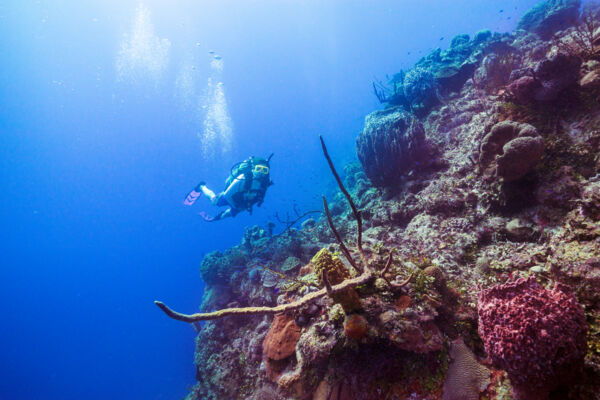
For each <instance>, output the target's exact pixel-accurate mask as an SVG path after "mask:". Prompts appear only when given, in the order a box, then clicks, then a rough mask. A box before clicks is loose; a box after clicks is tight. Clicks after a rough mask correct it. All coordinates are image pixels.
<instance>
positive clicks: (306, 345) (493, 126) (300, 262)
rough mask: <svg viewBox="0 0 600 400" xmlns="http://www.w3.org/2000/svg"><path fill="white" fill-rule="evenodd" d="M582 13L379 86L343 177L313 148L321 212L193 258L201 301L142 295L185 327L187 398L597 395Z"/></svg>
mask: <svg viewBox="0 0 600 400" xmlns="http://www.w3.org/2000/svg"><path fill="white" fill-rule="evenodd" d="M578 5H579V2H578V1H570V0H564V1H554V0H550V1H546V2H544V3H543V4H541V5H540V6H538V7H536V8H535V9H534V10H532V11H531V12H530V13H528V14H527V15H526V16H525V17H523V19H522V20H521V23H520V28H522V29H519V30H517V31H515V32H512V33H503V34H498V33H492V32H490V31H481V32H479V33H477V34H475V35H474V36H472V37H469V36H467V35H459V36H457V37H455V38H454V39H453V40H452V43H451V45H450V47H448V48H447V49H443V50H442V49H436V50H434V51H432V52H431V53H430V54H428V55H426V56H424V57H423V58H422V59H421V60H419V61H418V62H417V63H416V65H415V66H413V67H412V68H409V69H407V70H406V71H400V72H398V73H397V74H394V75H393V78H392V79H391V80H390V82H389V84H388V86H386V85H385V84H383V83H380V82H379V83H378V82H376V83H375V84H374V88H375V92H376V94H377V96H378V98H379V100H380V101H381V102H382V104H384V106H385V107H386V108H385V109H383V110H380V111H375V112H374V113H371V114H370V115H369V116H368V117H367V118H366V120H365V129H364V130H363V132H362V133H361V134H360V135H359V137H358V139H357V145H356V151H357V155H358V160H357V162H353V163H351V164H348V165H346V166H345V167H344V174H343V176H339V175H338V174H337V171H336V170H335V168H333V163H332V161H331V157H330V156H329V154H328V153H327V149H326V147H325V146H324V143H323V146H322V148H323V151H324V155H325V157H326V159H327V161H328V162H329V165H330V167H331V170H332V173H333V177H334V179H335V181H336V182H337V184H338V188H339V191H338V192H336V193H335V194H334V195H333V196H331V198H330V201H329V202H328V201H327V200H325V199H324V202H323V212H322V213H319V212H314V211H309V212H307V213H302V212H299V211H297V210H294V212H295V214H296V216H297V218H296V217H293V218H287V219H282V218H279V217H277V218H276V221H273V222H267V223H266V224H265V226H264V227H260V226H255V227H251V228H248V229H247V231H246V234H245V235H244V237H243V238H241V243H240V245H237V246H234V247H232V248H231V249H229V250H227V251H224V252H220V253H211V254H209V255H207V256H206V257H205V258H204V260H203V261H202V264H201V276H202V278H203V279H204V280H205V282H206V289H205V292H204V294H203V301H202V305H201V306H200V310H199V312H197V313H193V314H183V313H179V312H176V311H173V310H172V309H170V308H169V307H167V306H166V305H165V304H163V303H161V302H157V303H156V304H157V305H158V306H159V307H160V308H161V309H162V310H163V311H164V312H165V313H166V315H168V316H169V317H171V318H174V319H177V320H180V321H184V322H188V323H191V324H193V326H194V327H195V329H196V331H197V334H198V335H197V338H196V351H195V357H194V364H195V366H196V382H195V384H194V386H193V387H192V388H191V389H190V393H189V395H188V397H187V400H200V399H208V400H217V399H252V400H259V399H260V400H291V399H297V400H339V399H341V398H344V399H354V400H372V399H387V400H392V399H398V400H400V399H411V400H442V399H448V400H451V399H488V400H511V399H512V400H517V399H523V398H525V399H527V398H529V399H531V398H544V399H549V400H554V399H570V400H590V399H593V400H600V396H599V395H598V393H600V156H599V155H598V151H599V149H600V91H599V90H600V85H599V84H598V82H600V79H598V78H597V77H598V76H600V64H598V61H597V60H598V59H600V57H599V56H598V54H599V53H600V51H598V49H599V48H600V35H599V34H598V33H597V32H596V31H597V30H598V29H597V27H598V26H600V24H599V23H598V21H600V8H599V7H597V6H595V7H589V8H585V9H584V11H583V14H582V15H581V16H579V15H578V14H577V12H576V9H577V8H578ZM571 17H573V19H575V20H571ZM594 27H596V28H594ZM550 36H552V38H550ZM319 214H320V215H319ZM276 222H279V223H280V224H281V226H278V225H277V224H276ZM298 226H299V227H298ZM276 232H279V233H276ZM567 286H568V288H569V289H567ZM190 307H193V305H192V306H190ZM586 327H587V328H586ZM586 344H587V345H586Z"/></svg>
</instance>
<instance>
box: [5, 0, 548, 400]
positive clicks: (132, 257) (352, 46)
mask: <svg viewBox="0 0 600 400" xmlns="http://www.w3.org/2000/svg"><path fill="white" fill-rule="evenodd" d="M535 3H536V1H533V0H477V1H473V0H422V1H409V0H382V1H367V0H363V1H352V0H344V1H341V0H339V1H338V0H336V1H334V0H330V1H317V0H313V1H300V0H297V1H292V0H288V1H281V0H268V1H267V0H261V1H258V0H256V1H255V0H238V1H216V0H215V1H208V0H205V1H191V0H177V1H166V0H163V1H158V0H152V1H151V0H147V1H143V2H136V1H116V0H102V1H100V0H95V1H75V0H71V1H66V0H65V1H58V0H55V1H3V2H0V267H1V269H0V271H1V273H2V274H1V277H0V304H2V316H1V319H0V321H1V325H0V327H1V328H0V349H1V350H0V351H1V352H0V400H5V399H6V400H40V399H57V400H71V399H73V400H75V399H77V400H79V399H86V400H93V399H103V400H104V399H129V400H131V399H144V400H148V399H180V398H182V397H183V396H185V394H186V387H187V386H188V385H191V384H193V382H194V374H195V370H194V367H193V364H192V363H193V350H194V331H193V330H192V329H191V328H190V327H189V326H187V325H186V324H183V323H178V322H175V321H173V320H171V319H169V318H167V317H166V316H165V315H164V314H163V313H162V312H160V310H158V308H156V306H154V304H153V300H155V299H161V300H164V301H165V302H167V303H168V304H169V305H170V306H173V308H175V309H177V310H181V311H183V312H194V311H196V310H197V307H198V306H199V304H200V302H201V297H202V287H203V284H202V281H201V279H200V275H199V272H198V267H199V265H200V261H201V259H202V257H203V255H204V254H206V253H208V252H210V251H214V250H223V249H226V248H227V247H229V246H232V245H235V244H237V243H239V242H240V241H241V238H242V236H243V233H244V229H245V228H246V227H249V226H252V225H254V224H261V225H265V224H266V223H267V222H268V221H273V218H274V214H275V213H279V215H282V216H285V215H286V213H290V214H292V215H293V208H294V206H295V207H297V209H299V210H300V211H307V210H311V209H319V207H320V200H319V199H320V197H319V196H320V195H321V194H322V193H325V192H328V191H331V190H333V180H332V179H331V176H330V173H329V171H328V169H327V165H326V163H325V161H324V159H323V157H322V154H321V150H320V147H319V142H318V134H322V135H323V136H324V137H325V140H326V142H327V144H328V146H329V150H330V153H331V155H332V157H333V159H334V162H335V163H336V165H337V166H338V168H339V169H340V170H341V166H342V165H343V164H345V163H348V162H351V161H353V160H354V159H355V152H354V140H355V137H356V136H357V134H358V132H359V131H360V130H361V129H362V125H363V121H364V117H365V115H366V114H368V113H369V112H371V111H373V110H375V109H378V108H380V105H379V103H378V101H377V99H376V97H375V96H374V95H373V93H372V89H371V82H372V81H373V80H374V79H380V80H385V74H386V73H387V74H389V75H390V76H391V75H393V74H394V73H396V72H399V71H400V70H401V69H402V68H408V67H410V66H411V65H412V64H414V63H415V62H416V61H417V60H418V59H419V58H421V57H422V56H424V55H426V54H427V53H429V51H431V50H432V49H434V48H436V47H442V48H446V47H448V45H449V43H450V40H451V38H452V37H453V36H455V35H456V34H461V33H469V34H470V35H473V34H474V33H476V32H477V31H479V30H481V29H491V30H492V31H498V32H506V31H511V30H512V29H514V27H515V26H516V23H517V21H518V20H519V17H520V16H521V15H522V14H523V13H524V12H525V11H526V10H528V9H529V8H531V6H533V5H534V4H535ZM210 51H214V52H215V53H214V54H212V53H209V52H210ZM271 152H274V153H275V156H274V157H273V160H272V162H271V167H272V180H273V181H274V182H275V185H274V186H272V187H271V188H270V189H269V191H268V193H267V197H266V201H265V203H264V205H263V207H262V208H258V209H255V212H254V214H253V215H252V216H249V215H248V214H242V215H239V216H238V217H236V218H235V219H229V220H224V221H221V222H219V223H214V224H207V223H205V222H203V221H202V220H201V218H200V217H198V215H197V212H199V211H200V210H206V211H207V212H209V213H211V214H216V212H217V210H216V209H215V208H213V207H211V206H210V205H209V204H208V201H207V200H206V199H204V198H201V199H199V200H198V201H197V202H196V205H195V206H194V207H193V208H186V207H184V206H183V205H182V200H183V199H184V197H185V195H186V194H187V193H188V191H189V190H191V189H192V188H193V187H194V186H195V185H196V184H197V183H198V181H200V180H205V181H207V182H208V186H209V187H211V188H213V189H214V190H222V189H223V187H222V186H223V183H224V180H225V178H226V177H227V176H228V173H229V168H230V167H231V165H232V164H234V163H235V162H237V161H241V160H243V159H245V158H246V157H248V156H249V155H256V156H263V157H266V156H268V155H269V154H270V153H271ZM281 229H282V228H281V226H280V225H278V226H277V227H276V231H277V230H281Z"/></svg>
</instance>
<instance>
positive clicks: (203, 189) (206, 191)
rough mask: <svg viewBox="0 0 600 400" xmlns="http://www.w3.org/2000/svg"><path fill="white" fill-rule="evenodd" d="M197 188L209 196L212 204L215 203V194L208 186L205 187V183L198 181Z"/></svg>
mask: <svg viewBox="0 0 600 400" xmlns="http://www.w3.org/2000/svg"><path fill="white" fill-rule="evenodd" d="M198 189H199V190H200V191H201V192H202V193H203V194H204V195H205V196H206V197H208V198H209V200H210V202H211V203H212V204H213V205H216V203H217V195H216V194H215V192H213V191H212V190H210V189H209V188H207V187H206V185H205V184H204V183H200V184H199V185H198Z"/></svg>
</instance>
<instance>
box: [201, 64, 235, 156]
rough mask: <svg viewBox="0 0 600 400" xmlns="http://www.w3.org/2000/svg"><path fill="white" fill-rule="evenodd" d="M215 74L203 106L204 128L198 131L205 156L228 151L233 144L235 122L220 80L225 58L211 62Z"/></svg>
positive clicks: (209, 79) (210, 81)
mask: <svg viewBox="0 0 600 400" xmlns="http://www.w3.org/2000/svg"><path fill="white" fill-rule="evenodd" d="M211 68H212V71H213V76H211V77H209V78H208V83H207V86H206V96H205V97H204V98H203V100H202V104H201V107H202V108H203V109H204V110H205V112H206V114H205V117H204V123H203V125H204V129H203V131H202V132H199V133H198V137H199V138H200V141H201V144H202V154H203V155H204V157H205V158H207V159H208V158H211V157H214V156H215V155H217V154H221V155H223V154H226V153H228V152H229V151H230V150H231V148H232V145H233V123H232V121H231V117H230V116H229V110H228V108H227V99H226V98H225V89H224V87H223V82H221V81H220V76H221V72H222V71H223V60H222V59H220V58H219V59H213V60H212V62H211Z"/></svg>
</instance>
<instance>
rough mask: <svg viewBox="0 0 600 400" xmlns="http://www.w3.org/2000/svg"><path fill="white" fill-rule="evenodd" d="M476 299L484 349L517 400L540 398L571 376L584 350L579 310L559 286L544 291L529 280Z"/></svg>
mask: <svg viewBox="0 0 600 400" xmlns="http://www.w3.org/2000/svg"><path fill="white" fill-rule="evenodd" d="M478 297H479V305H478V313H479V334H480V335H481V338H482V339H483V342H484V345H485V349H486V351H487V352H488V355H489V356H490V358H491V360H492V362H493V363H494V364H495V365H496V366H497V367H499V368H502V369H505V370H506V371H507V373H508V376H509V378H510V380H511V384H512V386H513V389H514V391H515V394H516V395H517V397H518V398H519V399H545V398H547V396H548V393H549V392H550V391H551V390H553V389H555V388H556V387H557V386H559V385H562V384H567V383H569V381H570V380H572V379H573V378H574V377H575V376H574V375H575V374H576V373H577V371H579V370H580V368H581V366H582V364H583V358H584V356H585V352H586V347H587V345H586V322H585V316H584V313H583V309H582V308H581V306H580V305H579V303H578V302H577V300H576V299H575V296H574V295H573V294H572V293H570V292H568V291H566V290H565V288H564V287H563V286H562V285H556V286H555V287H554V289H552V290H547V289H545V288H544V287H543V286H541V285H539V284H538V283H537V282H536V281H535V278H533V277H530V278H529V279H524V278H521V279H518V280H516V281H513V282H508V283H505V284H503V285H497V286H494V287H492V288H490V289H487V290H484V291H482V292H480V293H479V296H478Z"/></svg>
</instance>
